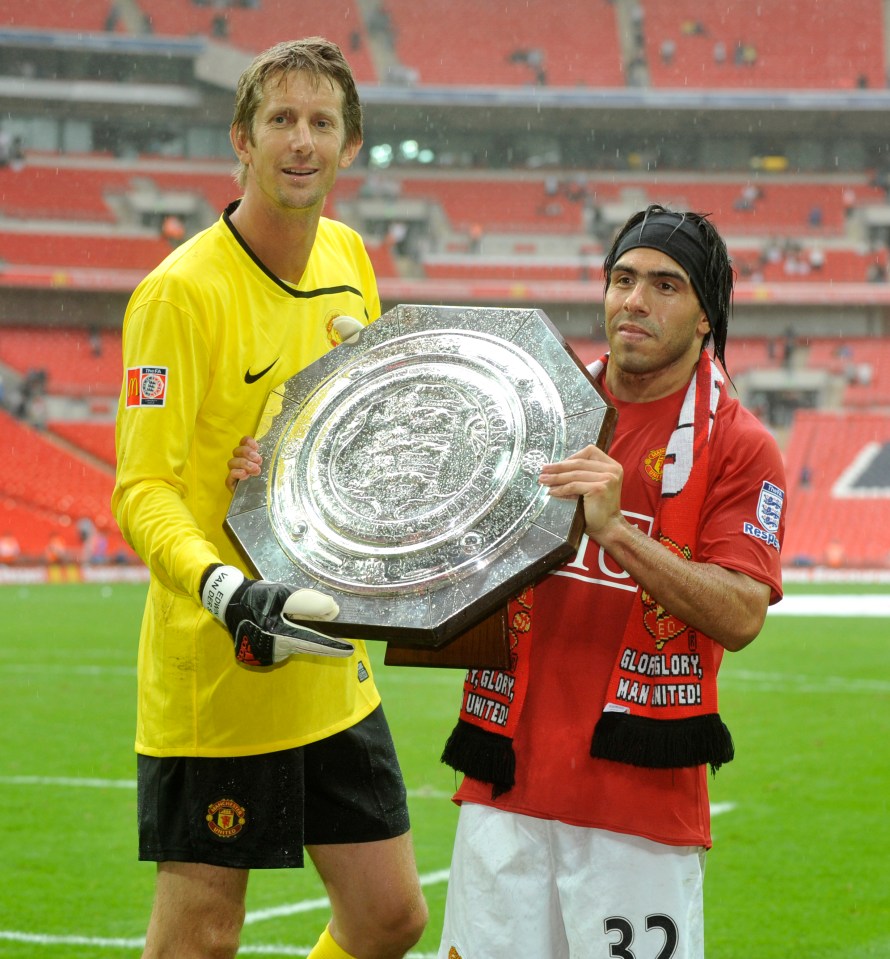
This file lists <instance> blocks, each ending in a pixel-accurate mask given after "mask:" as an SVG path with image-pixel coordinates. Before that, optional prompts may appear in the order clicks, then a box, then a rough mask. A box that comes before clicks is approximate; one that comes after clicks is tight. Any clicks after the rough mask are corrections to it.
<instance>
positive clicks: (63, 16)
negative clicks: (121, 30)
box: [0, 0, 115, 32]
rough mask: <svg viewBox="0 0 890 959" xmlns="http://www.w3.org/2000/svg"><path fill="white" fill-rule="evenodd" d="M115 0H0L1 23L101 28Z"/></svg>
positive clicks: (43, 28) (64, 28)
mask: <svg viewBox="0 0 890 959" xmlns="http://www.w3.org/2000/svg"><path fill="white" fill-rule="evenodd" d="M114 3H115V0H68V2H67V3H57V2H56V0H28V2H27V3H21V2H20V0H2V2H0V22H2V23H3V25H4V26H9V27H29V28H34V29H37V30H53V31H54V30H80V31H84V30H86V31H95V32H98V31H102V30H104V29H105V28H106V25H107V23H108V15H109V13H110V12H111V8H112V6H113V5H114Z"/></svg>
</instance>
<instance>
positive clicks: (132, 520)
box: [112, 206, 380, 756]
mask: <svg viewBox="0 0 890 959" xmlns="http://www.w3.org/2000/svg"><path fill="white" fill-rule="evenodd" d="M233 209H234V206H233V207H230V208H229V210H227V211H226V213H224V214H223V215H222V217H221V218H220V220H219V221H217V222H216V223H215V224H214V225H213V226H211V227H210V228H209V229H207V230H205V231H203V232H202V233H199V234H198V235H197V236H195V237H193V238H192V239H191V240H189V241H188V242H186V243H184V244H183V245H182V246H180V247H179V248H177V249H176V250H175V251H173V253H171V255H170V256H168V257H167V259H165V260H164V261H163V262H162V263H161V264H160V265H159V266H158V267H157V268H156V269H155V270H154V271H153V272H152V273H150V274H149V275H148V276H147V277H146V279H145V280H144V281H143V282H142V283H141V284H140V285H139V287H138V288H137V289H136V291H135V292H134V294H133V296H132V298H131V300H130V303H129V306H128V307H127V312H126V315H125V318H124V327H123V361H124V362H123V366H124V378H123V386H122V389H121V396H120V403H119V409H118V416H117V429H116V445H117V458H118V467H117V480H116V484H115V489H114V493H113V496H112V509H113V511H114V515H115V517H116V519H117V522H118V524H119V526H120V528H121V530H122V532H123V534H124V536H125V537H126V539H127V541H128V542H129V543H130V544H131V545H132V546H133V548H134V549H135V551H136V552H137V553H138V555H139V556H140V557H141V558H142V559H143V561H144V562H145V563H146V565H147V566H148V568H149V571H150V573H151V578H150V584H149V590H148V598H147V602H146V607H145V613H144V616H143V620H142V629H141V634H140V642H139V655H138V675H139V680H138V685H139V690H138V709H137V733H136V750H137V752H140V753H145V754H147V755H151V756H244V755H254V754H258V753H264V752H271V751H274V750H279V749H287V748H290V747H293V746H299V745H303V744H305V743H308V742H312V741H315V740H318V739H322V738H324V737H326V736H329V735H331V734H333V733H336V732H339V731H340V730H342V729H346V728H348V727H349V726H351V725H353V724H354V723H356V722H358V721H359V720H360V719H362V718H363V717H364V716H366V715H368V713H370V712H371V711H372V710H373V709H374V708H375V707H376V706H377V705H378V704H379V702H380V697H379V694H378V692H377V689H376V687H375V684H374V679H373V675H372V671H371V665H370V663H369V661H368V655H367V650H366V648H365V646H364V644H363V643H361V642H358V643H356V651H355V653H354V655H352V656H350V657H348V658H344V659H333V658H329V657H321V656H311V657H310V656H299V657H293V658H291V659H290V660H288V661H287V662H286V663H285V664H283V665H281V666H278V667H275V668H273V669H267V670H262V671H256V670H251V669H246V668H244V667H243V666H240V665H238V664H237V663H236V662H235V658H234V653H233V643H232V638H231V636H230V634H229V632H228V631H227V630H226V629H225V627H223V626H222V625H221V624H220V623H219V622H218V621H217V620H215V619H214V618H213V616H211V615H210V614H209V613H207V612H206V611H205V610H204V609H203V607H202V606H201V602H200V598H199V595H198V592H199V583H200V578H201V574H202V573H203V571H204V570H205V569H206V567H207V566H208V565H209V564H210V563H214V562H222V563H227V564H231V565H233V566H238V567H240V568H241V569H243V570H244V571H245V572H249V571H248V570H247V568H246V567H245V565H244V562H243V560H242V559H241V557H240V556H239V553H238V551H237V550H236V549H235V547H234V546H233V544H232V542H231V540H230V539H229V537H228V535H227V534H226V532H225V530H224V528H223V522H224V520H225V516H226V512H227V510H228V507H229V503H230V501H231V494H230V493H229V491H228V490H227V489H226V486H225V480H226V476H227V474H228V466H227V462H228V460H229V459H230V458H231V454H232V449H233V448H234V447H235V446H236V445H237V444H238V441H239V440H240V439H241V437H242V436H245V435H257V430H258V427H259V423H260V418H261V415H262V412H263V409H264V407H265V405H266V400H267V398H268V396H269V394H270V392H271V391H272V390H273V389H274V388H275V387H277V386H280V385H281V384H282V383H284V382H285V381H286V380H288V379H290V378H291V377H292V376H294V375H295V374H296V373H298V372H299V371H300V370H302V369H304V368H305V367H306V366H308V365H309V364H310V363H312V362H314V361H315V360H316V359H318V358H319V357H320V356H322V355H323V354H324V353H326V352H327V351H328V350H330V349H331V348H332V347H334V346H335V345H336V344H337V342H338V339H337V336H336V334H335V333H334V332H333V330H332V323H333V321H334V320H335V319H336V318H337V317H339V316H342V315H344V314H345V315H348V316H353V317H356V318H357V319H359V320H361V321H362V322H365V323H367V322H369V321H371V320H374V319H376V318H377V317H378V316H379V314H380V301H379V297H378V293H377V284H376V281H375V278H374V273H373V269H372V267H371V263H370V261H369V259H368V255H367V252H366V250H365V248H364V244H363V243H362V241H361V238H360V237H359V236H358V234H357V233H355V232H354V231H353V230H351V229H349V228H348V227H347V226H345V225H344V224H342V223H337V222H336V221H333V220H328V219H326V218H324V217H323V218H322V219H321V221H320V223H319V227H318V234H317V238H316V241H315V245H314V247H313V250H312V254H311V256H310V259H309V263H308V265H307V267H306V271H305V273H304V275H303V277H302V279H301V281H300V283H299V284H298V285H297V286H291V285H289V284H287V283H284V282H282V281H280V280H279V279H278V278H276V277H275V276H273V275H272V274H271V273H270V272H269V271H268V270H266V268H265V267H264V266H263V264H262V263H260V262H259V261H258V260H257V259H256V257H255V256H254V255H253V253H252V252H251V250H250V249H249V248H248V247H247V245H246V244H245V243H244V242H243V240H242V239H241V238H240V236H239V235H238V233H237V231H236V230H235V228H234V226H233V225H232V223H231V221H230V220H229V213H231V212H232V210H233Z"/></svg>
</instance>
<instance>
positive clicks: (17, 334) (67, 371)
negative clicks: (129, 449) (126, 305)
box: [0, 326, 121, 397]
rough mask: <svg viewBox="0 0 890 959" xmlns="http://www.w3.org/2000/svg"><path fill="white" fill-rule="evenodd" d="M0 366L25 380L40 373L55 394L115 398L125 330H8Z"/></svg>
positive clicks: (1, 339)
mask: <svg viewBox="0 0 890 959" xmlns="http://www.w3.org/2000/svg"><path fill="white" fill-rule="evenodd" d="M0 363H4V364H6V366H8V367H10V368H11V369H13V370H15V371H16V372H17V373H18V374H19V375H20V376H26V375H27V374H28V373H29V372H30V371H32V370H34V369H35V368H38V367H39V368H40V369H41V370H43V371H44V372H45V376H46V389H47V391H48V392H50V393H54V394H61V395H63V396H84V395H91V396H107V397H116V396H117V395H118V393H119V392H120V385H121V334H120V330H110V329H94V330H87V329H83V328H70V329H69V328H57V327H49V326H18V327H11V326H4V327H2V329H0Z"/></svg>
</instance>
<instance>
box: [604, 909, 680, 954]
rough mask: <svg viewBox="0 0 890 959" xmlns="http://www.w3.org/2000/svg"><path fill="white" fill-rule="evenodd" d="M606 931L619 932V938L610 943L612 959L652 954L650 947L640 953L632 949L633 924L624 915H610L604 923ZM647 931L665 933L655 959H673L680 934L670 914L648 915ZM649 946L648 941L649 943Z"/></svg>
mask: <svg viewBox="0 0 890 959" xmlns="http://www.w3.org/2000/svg"><path fill="white" fill-rule="evenodd" d="M603 928H604V929H605V930H606V933H607V934H608V933H611V932H616V933H618V939H617V940H615V941H614V942H612V943H610V944H609V956H610V957H611V959H648V956H649V955H650V953H649V950H648V948H647V949H646V952H645V953H642V954H640V955H639V956H638V955H637V953H635V952H632V951H631V948H630V947H631V946H632V945H633V941H634V927H633V924H632V923H631V922H630V921H629V920H627V919H625V918H623V917H622V916H610V917H609V918H608V919H606V920H605V922H604V923H603ZM646 932H661V933H662V934H663V935H664V942H663V944H662V946H661V950H660V951H659V952H658V953H657V954H656V955H655V956H654V959H671V956H673V954H674V953H675V952H676V950H677V942H678V941H679V938H680V937H679V935H678V934H677V926H676V924H675V923H674V920H673V919H671V917H670V916H659V915H654V916H646ZM647 947H648V943H647Z"/></svg>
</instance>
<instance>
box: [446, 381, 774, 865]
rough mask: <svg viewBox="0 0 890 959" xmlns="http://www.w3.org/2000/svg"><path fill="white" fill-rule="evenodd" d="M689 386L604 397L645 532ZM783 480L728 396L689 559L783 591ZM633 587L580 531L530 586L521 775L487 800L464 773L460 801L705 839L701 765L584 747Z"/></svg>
mask: <svg viewBox="0 0 890 959" xmlns="http://www.w3.org/2000/svg"><path fill="white" fill-rule="evenodd" d="M685 392H686V389H685V387H684V389H682V390H680V391H679V392H677V393H675V394H673V395H671V396H668V397H665V398H664V399H663V400H660V401H658V402H656V403H622V402H620V401H618V400H616V399H615V398H614V397H609V399H610V402H611V403H613V405H614V406H615V407H616V408H617V409H618V425H617V429H616V434H615V437H614V440H613V442H612V446H611V448H610V450H609V454H610V455H611V456H612V457H614V458H615V459H617V460H618V461H619V462H620V463H621V464H622V465H623V467H624V480H623V487H622V510H623V512H624V514H625V516H626V517H627V518H628V520H630V522H632V523H634V524H635V525H637V526H639V527H640V529H642V530H643V531H645V532H646V533H647V534H649V535H652V532H653V522H654V517H655V512H656V509H657V506H658V499H659V494H660V489H661V469H662V462H663V457H664V452H665V447H666V445H667V441H668V439H669V438H670V435H671V433H672V432H673V430H674V428H675V427H676V424H677V418H678V416H679V411H680V407H681V405H682V402H683V397H684V395H685ZM784 490H785V474H784V466H783V462H782V456H781V453H780V452H779V449H778V447H777V445H776V443H775V440H774V439H773V437H772V436H771V435H770V434H769V432H768V431H767V430H766V429H765V428H764V427H763V425H762V424H761V423H760V422H759V421H758V420H757V419H756V418H755V417H754V416H753V415H752V414H751V413H749V412H748V411H747V410H745V409H744V408H743V407H742V406H741V405H740V404H739V402H738V401H737V400H735V399H732V398H729V397H724V399H723V402H722V403H721V405H720V408H719V411H718V414H717V418H716V421H715V424H714V427H713V431H712V435H711V440H710V453H709V485H708V493H707V496H706V499H705V503H704V508H703V510H702V515H701V523H700V530H699V537H698V550H697V554H696V556H695V557H694V558H695V559H696V560H697V561H699V562H713V563H717V564H719V565H721V566H724V567H726V568H727V569H732V570H737V571H739V572H742V573H745V574H747V575H748V576H751V577H753V578H754V579H757V580H759V581H760V582H763V583H767V584H769V586H770V588H771V590H772V601H776V600H778V599H779V598H780V597H781V565H780V559H779V546H780V543H781V539H782V535H783V532H784V515H785V511H784V509H783V508H782V506H783V502H784ZM636 588H637V586H636V583H635V582H634V581H633V580H632V579H631V578H630V577H629V576H628V574H627V573H626V572H625V571H624V570H623V569H621V568H620V567H619V566H618V565H617V564H616V563H615V561H614V560H613V559H612V558H611V557H610V556H608V555H607V554H606V553H605V552H604V551H603V550H602V549H601V548H600V547H598V546H597V545H596V543H593V542H590V541H588V539H587V537H586V536H585V537H584V539H583V541H582V543H581V546H580V548H579V550H578V553H577V555H576V556H575V557H574V558H573V559H572V560H570V561H569V562H567V563H565V564H564V565H563V566H561V567H559V568H558V569H557V570H555V571H554V572H553V573H551V574H549V575H548V576H546V577H545V578H544V579H543V580H542V581H541V582H540V583H539V584H537V585H536V586H535V588H534V594H533V606H532V623H533V626H532V644H531V661H530V670H531V672H530V678H529V687H528V693H527V696H526V700H525V704H524V707H523V710H522V714H521V717H520V720H519V725H518V727H517V730H516V735H515V738H514V740H513V746H514V749H515V752H516V785H515V786H514V787H513V788H512V789H510V790H509V791H508V792H506V793H504V794H503V795H501V796H499V797H498V798H497V799H496V800H492V798H491V792H492V790H491V786H490V785H488V784H486V783H481V782H478V781H475V780H472V779H470V778H469V777H467V778H466V779H465V780H464V782H463V783H462V785H461V787H460V788H459V790H458V792H457V794H456V796H455V799H456V800H457V801H463V800H466V801H469V802H477V803H483V804H486V805H493V806H497V807H499V808H501V809H505V810H508V811H511V812H517V813H522V814H524V815H527V816H536V817H539V818H544V819H558V820H560V821H562V822H565V823H570V824H572V825H578V826H593V827H597V828H600V829H609V830H612V831H614V832H620V833H627V834H631V835H636V836H643V837H645V838H647V839H651V840H654V841H656V842H661V843H667V844H670V845H678V846H710V844H711V836H710V809H709V803H708V792H707V777H706V769H707V767H705V766H699V767H694V768H688V769H644V768H641V767H637V766H630V765H627V764H624V763H616V762H610V761H608V760H601V759H593V758H592V757H591V756H590V741H591V737H592V735H593V730H594V727H595V725H596V723H597V721H598V719H599V717H600V714H601V713H602V709H603V705H604V701H605V695H606V684H607V682H608V679H609V676H610V673H611V671H612V667H613V666H614V663H615V657H616V655H617V654H618V650H619V647H620V645H621V640H622V637H623V635H624V629H625V624H626V622H627V617H628V615H629V613H630V610H631V604H632V601H633V599H634V594H635V592H636ZM724 718H725V717H724ZM728 725H730V726H731V723H728Z"/></svg>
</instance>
